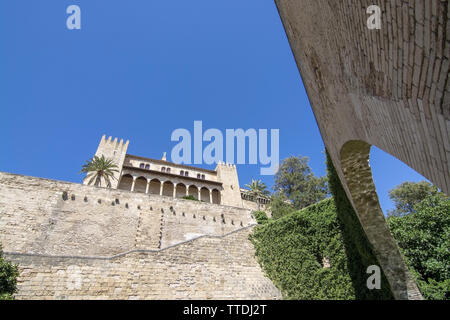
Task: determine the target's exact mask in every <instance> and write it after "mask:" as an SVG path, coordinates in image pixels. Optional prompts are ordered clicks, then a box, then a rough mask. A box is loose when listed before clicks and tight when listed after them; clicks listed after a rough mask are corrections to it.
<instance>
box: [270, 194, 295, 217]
mask: <svg viewBox="0 0 450 320" xmlns="http://www.w3.org/2000/svg"><path fill="white" fill-rule="evenodd" d="M270 211H271V212H272V218H273V219H279V218H281V217H284V216H286V215H288V214H290V213H292V212H294V211H295V208H294V207H293V206H292V203H290V201H289V199H288V198H287V197H286V195H285V194H284V193H283V192H282V191H278V192H275V193H274V194H272V196H271V198H270Z"/></svg>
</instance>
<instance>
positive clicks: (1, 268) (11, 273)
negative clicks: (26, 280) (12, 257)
mask: <svg viewBox="0 0 450 320" xmlns="http://www.w3.org/2000/svg"><path fill="white" fill-rule="evenodd" d="M18 276H19V271H18V268H17V266H16V265H13V264H11V263H10V262H8V261H5V260H4V259H3V251H2V247H1V245H0V300H10V299H13V296H12V295H13V294H14V292H16V290H17V287H16V285H17V277H18Z"/></svg>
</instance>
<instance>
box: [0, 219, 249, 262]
mask: <svg viewBox="0 0 450 320" xmlns="http://www.w3.org/2000/svg"><path fill="white" fill-rule="evenodd" d="M256 225H257V223H253V224H251V225H248V226H245V227H242V228H239V229H236V230H233V231H231V232H228V233H226V234H224V235H208V234H204V235H201V236H198V237H194V238H192V239H189V240H185V241H182V242H178V243H175V244H172V245H170V246H167V247H164V248H161V249H132V250H128V251H125V252H122V253H118V254H115V255H112V256H71V255H48V254H40V253H20V252H6V251H3V254H4V255H5V256H6V257H8V256H10V257H21V256H22V257H39V258H51V259H85V260H114V259H118V258H121V257H124V256H127V255H129V254H132V253H156V252H162V251H165V250H168V249H171V248H174V247H177V246H180V245H183V244H186V243H189V242H194V241H196V240H199V239H201V238H210V239H222V238H225V237H227V236H229V235H232V234H234V233H237V232H240V231H243V230H246V229H250V228H253V227H254V226H256Z"/></svg>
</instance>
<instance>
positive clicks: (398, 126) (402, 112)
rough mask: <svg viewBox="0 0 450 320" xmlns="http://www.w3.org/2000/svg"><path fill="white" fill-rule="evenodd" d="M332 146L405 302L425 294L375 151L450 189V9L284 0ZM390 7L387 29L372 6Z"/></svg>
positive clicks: (352, 0)
mask: <svg viewBox="0 0 450 320" xmlns="http://www.w3.org/2000/svg"><path fill="white" fill-rule="evenodd" d="M276 4H277V7H278V10H279V13H280V16H281V19H282V21H283V24H284V28H285V31H286V34H287V36H288V39H289V42H290V45H291V48H292V51H293V54H294V56H295V59H296V62H297V65H298V69H299V71H300V74H301V76H302V78H303V82H304V85H305V88H306V90H307V92H308V96H309V99H310V102H311V105H312V108H313V111H314V114H315V117H316V120H317V123H318V125H319V129H320V132H321V134H322V137H323V140H324V142H325V145H326V147H327V149H328V152H329V153H330V156H331V158H332V160H333V163H334V165H335V167H336V170H337V172H338V174H339V176H340V178H341V181H342V183H343V185H344V188H345V190H346V193H347V195H348V196H349V198H350V200H351V201H352V204H353V207H354V208H355V210H356V211H357V214H358V217H359V219H360V221H361V224H362V226H363V228H364V230H365V232H366V234H367V237H368V239H369V240H370V242H371V243H372V245H373V246H374V249H375V252H376V254H377V257H378V260H379V263H380V265H381V267H382V268H383V270H384V272H385V274H386V276H387V278H388V281H389V283H390V285H391V288H392V291H393V293H394V296H395V297H396V298H397V299H420V298H421V295H420V293H419V291H418V289H417V286H416V284H415V283H414V281H413V280H412V278H411V275H410V274H409V272H408V270H407V267H406V266H405V263H404V262H403V260H402V257H401V255H400V253H399V250H398V247H397V245H396V243H395V241H394V239H393V238H392V235H391V234H390V232H389V229H388V227H387V225H386V222H385V219H384V215H383V213H382V210H381V208H380V205H379V202H378V197H377V194H376V191H375V185H374V183H373V179H372V173H371V169H370V166H369V153H370V147H371V146H372V145H374V146H377V147H378V148H380V149H382V150H384V151H386V152H388V153H389V154H391V155H393V156H394V157H396V158H398V159H399V160H401V161H403V162H404V163H406V164H407V165H409V166H410V167H411V168H413V169H415V170H416V171H417V172H419V173H420V174H422V175H423V176H425V177H426V178H427V179H429V180H430V181H432V182H433V183H434V184H435V185H436V186H438V187H439V188H441V189H442V191H444V192H445V193H447V194H449V192H450V138H449V136H450V85H449V80H448V79H449V72H448V71H449V58H450V54H449V46H450V30H449V26H450V23H449V20H450V11H449V10H448V9H449V8H448V6H449V4H448V1H439V0H426V1H425V0H416V1H400V0H370V1H367V0H339V1H336V0H315V1H307V0H276ZM371 5H377V6H379V7H380V8H381V29H373V30H370V29H369V28H368V27H367V20H368V18H369V16H370V15H369V14H368V13H367V8H368V7H369V6H371Z"/></svg>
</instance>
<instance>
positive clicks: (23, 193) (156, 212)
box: [0, 173, 281, 299]
mask: <svg viewBox="0 0 450 320" xmlns="http://www.w3.org/2000/svg"><path fill="white" fill-rule="evenodd" d="M0 195H1V197H0V241H1V243H2V245H3V250H4V252H5V255H6V257H7V259H9V260H11V261H13V262H15V263H18V264H19V269H20V277H19V285H18V288H19V292H18V293H17V295H16V297H17V298H18V299H272V298H281V294H280V292H279V291H278V290H277V289H276V288H275V286H274V285H273V284H272V283H271V282H270V280H269V279H267V278H266V277H265V276H264V274H263V272H262V270H261V268H260V267H259V264H258V263H257V261H256V258H255V257H254V249H253V245H252V244H251V243H250V241H249V240H248V234H249V232H251V230H252V226H253V225H254V224H255V221H254V218H253V216H252V214H251V211H250V210H246V209H243V208H236V207H229V206H222V205H215V204H207V203H202V202H199V201H191V200H184V199H173V198H170V197H164V196H157V195H149V194H139V193H132V192H129V191H122V190H117V189H106V188H98V187H93V186H86V185H81V184H75V183H67V182H60V181H54V180H47V179H39V178H34V177H27V176H21V175H14V174H8V173H0Z"/></svg>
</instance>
